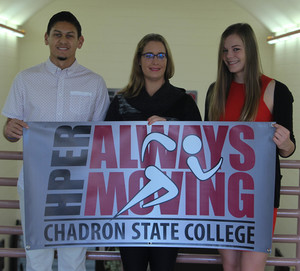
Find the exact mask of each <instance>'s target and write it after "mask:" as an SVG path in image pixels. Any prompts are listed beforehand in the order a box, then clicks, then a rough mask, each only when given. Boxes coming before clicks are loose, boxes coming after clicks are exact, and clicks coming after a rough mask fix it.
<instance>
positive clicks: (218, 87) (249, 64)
mask: <svg viewBox="0 0 300 271" xmlns="http://www.w3.org/2000/svg"><path fill="white" fill-rule="evenodd" d="M233 34H236V35H238V36H239V37H240V38H241V40H242V41H243V44H244V48H245V57H246V62H245V67H244V83H245V93H246V97H245V104H244V106H243V109H242V112H241V115H240V119H239V120H241V121H252V120H254V119H255V117H256V114H257V110H258V104H259V99H260V95H261V82H260V76H261V74H262V72H261V65H260V58H259V52H258V46H257V41H256V37H255V34H254V31H253V29H252V28H251V26H250V25H249V24H246V23H238V24H233V25H230V26H229V27H228V28H227V29H226V30H225V31H224V32H223V34H222V36H221V40H220V44H219V53H218V73H217V80H216V82H215V85H214V89H213V92H212V94H211V98H210V104H209V111H208V119H209V120H214V121H218V120H220V118H221V116H222V115H223V114H224V113H225V105H226V99H227V96H228V92H229V89H230V85H231V82H232V80H233V74H232V73H231V72H230V71H229V70H228V68H227V66H226V65H225V63H224V61H223V50H224V42H225V39H226V38H227V37H228V36H230V35H233Z"/></svg>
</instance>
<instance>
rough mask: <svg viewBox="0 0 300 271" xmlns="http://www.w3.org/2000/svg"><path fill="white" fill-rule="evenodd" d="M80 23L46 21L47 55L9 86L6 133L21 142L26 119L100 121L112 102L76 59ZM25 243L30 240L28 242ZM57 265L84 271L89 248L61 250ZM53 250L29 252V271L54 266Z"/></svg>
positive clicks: (62, 16)
mask: <svg viewBox="0 0 300 271" xmlns="http://www.w3.org/2000/svg"><path fill="white" fill-rule="evenodd" d="M83 42H84V38H83V36H82V34H81V26H80V23H79V22H78V20H77V19H76V17H75V16H74V15H73V14H72V13H70V12H67V11H62V12H59V13H57V14H55V15H54V16H53V17H52V18H51V19H50V21H49V23H48V28H47V32H46V33H45V44H46V45H48V46H49V49H50V57H49V59H48V60H47V61H46V62H44V63H41V64H39V65H36V66H34V67H31V68H29V69H26V70H24V71H22V72H20V73H19V74H18V75H17V76H16V78H15V80H14V82H13V84H12V87H11V90H10V93H9V95H8V98H7V100H6V103H5V105H4V108H3V110H2V114H3V115H4V116H6V117H7V122H6V124H5V126H4V131H3V132H4V136H5V138H6V139H7V140H9V141H11V142H16V141H18V140H19V139H20V138H21V137H22V135H23V128H25V129H28V125H27V122H28V121H52V122H61V121H78V122H82V121H101V120H103V119H104V117H105V115H106V111H107V108H108V106H109V96H108V92H107V88H106V84H105V82H104V80H103V78H102V77H101V76H100V75H98V74H96V73H94V72H92V71H90V70H88V69H87V68H85V67H83V66H81V65H79V64H78V62H77V61H76V57H75V54H76V50H77V49H80V48H81V47H82V45H83ZM18 193H19V196H20V209H21V217H22V225H24V226H25V217H24V180H23V171H21V173H20V176H19V181H18ZM25 244H26V243H25ZM57 252H58V269H59V270H64V271H65V270H68V271H71V270H74V271H75V270H76V271H82V270H86V269H85V252H86V249H85V248H77V247H74V248H73V247H70V248H58V249H57ZM53 256H54V250H53V249H38V250H31V251H30V250H26V270H27V271H42V270H45V271H48V270H52V262H53Z"/></svg>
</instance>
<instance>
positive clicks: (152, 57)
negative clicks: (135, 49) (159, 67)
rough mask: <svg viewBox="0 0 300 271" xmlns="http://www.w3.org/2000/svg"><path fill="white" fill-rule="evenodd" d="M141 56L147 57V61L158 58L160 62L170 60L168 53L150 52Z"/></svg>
mask: <svg viewBox="0 0 300 271" xmlns="http://www.w3.org/2000/svg"><path fill="white" fill-rule="evenodd" d="M146 55H151V57H145V56H146ZM159 55H163V57H159ZM141 56H143V57H145V58H146V59H154V58H155V57H156V58H157V59H158V60H164V59H165V58H166V59H167V58H168V54H167V53H158V54H153V53H150V52H148V53H143V54H141Z"/></svg>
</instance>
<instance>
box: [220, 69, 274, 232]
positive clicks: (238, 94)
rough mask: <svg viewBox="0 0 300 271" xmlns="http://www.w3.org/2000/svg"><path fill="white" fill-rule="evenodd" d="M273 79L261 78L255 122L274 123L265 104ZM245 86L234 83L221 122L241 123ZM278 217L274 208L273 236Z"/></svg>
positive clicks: (263, 76)
mask: <svg viewBox="0 0 300 271" xmlns="http://www.w3.org/2000/svg"><path fill="white" fill-rule="evenodd" d="M272 80H273V79H272V78H269V77H267V76H265V75H262V76H261V82H262V88H261V97H260V101H259V105H258V111H257V116H256V118H255V121H273V115H272V113H271V112H270V110H269V108H268V107H267V105H266V104H265V102H264V94H265V91H266V88H267V86H268V84H269V83H270V82H271V81H272ZM244 86H245V85H244V84H239V83H236V82H232V83H231V86H230V90H229V94H228V98H227V101H226V107H225V114H224V116H223V117H221V118H220V120H221V121H239V118H240V114H241V112H242V109H243V106H244V102H245V87H244ZM276 217H277V208H274V213H273V234H274V230H275V224H276Z"/></svg>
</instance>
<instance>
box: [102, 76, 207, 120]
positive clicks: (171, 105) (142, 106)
mask: <svg viewBox="0 0 300 271" xmlns="http://www.w3.org/2000/svg"><path fill="white" fill-rule="evenodd" d="M153 115H157V116H160V117H163V118H166V119H167V120H174V121H176V120H180V121H201V120H202V119H201V115H200V112H199V109H198V107H197V104H196V103H195V101H194V100H193V98H192V97H191V96H190V95H188V94H187V93H186V91H185V90H184V89H182V88H177V87H175V86H173V85H171V84H170V83H169V81H166V82H165V83H164V84H163V85H162V86H161V88H160V89H159V90H158V91H157V92H156V93H155V94H154V95H153V96H149V94H148V93H147V91H146V89H145V88H143V89H142V90H141V92H140V93H139V95H138V96H136V97H130V98H125V97H124V95H123V94H122V93H121V94H117V95H116V96H115V97H114V98H113V100H112V102H111V104H110V106H109V109H108V111H107V115H106V118H105V120H107V121H143V120H147V119H148V118H149V117H151V116H153Z"/></svg>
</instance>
